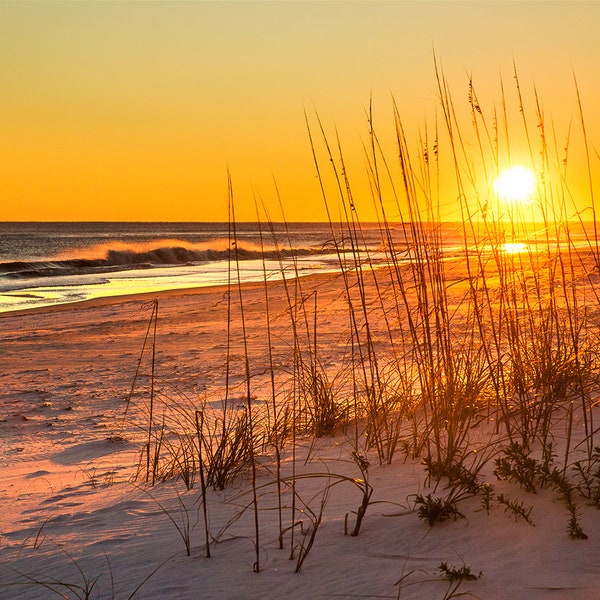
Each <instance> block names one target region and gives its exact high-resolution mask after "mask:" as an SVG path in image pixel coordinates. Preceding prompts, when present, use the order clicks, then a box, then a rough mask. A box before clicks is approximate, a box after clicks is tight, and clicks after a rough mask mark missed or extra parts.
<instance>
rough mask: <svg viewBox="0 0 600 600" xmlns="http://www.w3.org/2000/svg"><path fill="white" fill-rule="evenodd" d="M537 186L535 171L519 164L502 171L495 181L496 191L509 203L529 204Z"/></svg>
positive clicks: (499, 196) (497, 194)
mask: <svg viewBox="0 0 600 600" xmlns="http://www.w3.org/2000/svg"><path fill="white" fill-rule="evenodd" d="M535 186H536V181H535V174H534V172H533V171H532V170H531V169H528V168H527V167H523V166H520V165H519V166H514V167H509V168H508V169H504V170H503V171H500V174H499V175H498V177H496V180H495V181H494V192H495V193H496V196H498V198H500V199H501V200H503V201H504V202H506V203H507V204H527V203H528V202H529V201H530V200H531V198H532V196H533V193H534V192H535Z"/></svg>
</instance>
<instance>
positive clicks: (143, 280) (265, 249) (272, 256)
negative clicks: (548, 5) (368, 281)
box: [0, 222, 599, 313]
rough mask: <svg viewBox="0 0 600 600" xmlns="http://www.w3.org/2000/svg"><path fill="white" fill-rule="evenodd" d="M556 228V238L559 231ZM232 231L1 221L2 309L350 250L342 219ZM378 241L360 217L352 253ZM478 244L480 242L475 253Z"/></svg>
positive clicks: (531, 234) (525, 247) (167, 284)
mask: <svg viewBox="0 0 600 600" xmlns="http://www.w3.org/2000/svg"><path fill="white" fill-rule="evenodd" d="M433 227H434V228H435V234H434V237H435V240H436V243H439V245H440V248H441V250H442V252H444V253H445V255H446V256H457V255H458V256H463V257H464V252H465V240H464V232H463V228H462V226H461V225H460V224H456V223H455V224H452V223H444V224H441V225H440V224H438V225H435V226H433ZM513 229H514V228H511V231H512V233H511V236H512V237H511V238H510V239H509V238H508V237H506V239H505V241H507V242H513V243H506V244H504V246H505V247H506V251H507V252H511V253H513V252H521V251H532V250H534V251H535V249H536V247H537V246H540V247H544V246H545V245H546V244H548V240H549V238H548V237H547V233H546V230H545V229H544V228H541V229H540V228H539V227H538V226H526V227H525V229H524V232H525V233H524V236H523V237H519V238H515V237H514V231H513ZM558 230H559V231H561V233H560V234H559V236H560V237H561V238H562V237H563V236H564V230H563V229H561V228H559V229H558ZM433 231H434V230H433V229H432V232H433ZM389 232H390V234H391V236H392V239H393V241H394V243H393V250H394V252H396V253H397V256H396V258H397V259H398V257H399V255H402V256H400V257H399V258H400V260H410V259H411V247H413V246H414V244H413V242H411V239H410V227H409V226H408V225H402V224H400V223H397V224H394V225H390V227H389ZM232 233H233V232H232V231H231V227H230V225H229V223H155V222H152V223H146V222H144V223H112V222H110V223H109V222H101V223H99V222H98V223H97V222H94V223H91V222H90V223H80V222H65V223H41V222H32V223H15V222H4V223H2V222H0V313H2V312H9V311H15V310H21V309H28V308H36V307H45V306H53V305H57V304H68V303H73V302H80V301H83V300H87V299H91V298H101V297H112V296H122V295H129V294H136V293H147V292H157V291H163V290H177V289H186V288H195V287H206V286H216V285H224V284H227V282H228V280H229V279H230V278H231V277H233V278H234V279H233V280H234V281H237V275H238V270H237V266H236V264H235V258H236V256H237V259H238V264H239V277H240V280H241V281H242V282H251V281H262V280H263V278H264V269H266V271H267V276H268V277H269V278H270V279H276V278H281V277H282V272H285V275H286V277H287V278H292V277H295V276H296V275H298V276H303V275H310V274H312V273H324V272H336V271H339V270H340V268H341V266H340V258H339V254H338V251H337V250H336V243H337V248H338V249H339V248H340V247H345V248H346V249H348V248H349V244H348V226H347V225H340V224H336V225H333V226H330V225H329V224H328V223H287V224H283V223H274V224H272V225H267V224H264V223H263V224H261V225H259V224H258V223H237V224H236V235H235V237H236V240H237V243H236V244H234V243H233V242H232V241H231V240H232V239H233V238H232ZM593 233H594V231H593V228H592V227H591V226H590V227H587V226H586V227H585V228H584V227H582V226H570V230H569V244H571V245H576V246H581V247H584V248H585V247H588V248H589V247H590V244H591V243H592V242H591V241H590V240H591V238H593ZM488 235H489V232H487V231H486V233H485V237H488ZM384 237H385V236H384V235H383V234H382V231H381V227H380V226H379V225H378V224H374V223H362V224H361V226H360V231H359V232H358V234H357V235H356V237H355V239H357V238H358V239H359V240H360V242H359V245H360V255H359V259H360V260H367V259H368V260H369V261H371V262H375V263H377V262H379V263H381V264H384V263H386V262H388V261H389V254H388V251H389V249H388V250H386V248H387V247H388V246H389V244H388V243H387V240H386V239H384ZM550 237H552V236H550ZM334 239H335V243H334ZM499 239H500V238H496V241H495V242H494V243H498V240H499ZM514 242H517V243H514ZM562 244H563V242H561V246H562ZM594 246H595V250H596V252H599V250H598V247H597V245H596V244H594ZM482 247H483V246H482V245H481V243H480V242H478V251H481V249H482ZM234 250H236V251H234ZM346 251H347V254H346V255H344V254H343V253H342V257H344V256H346V257H347V258H348V261H349V264H350V265H351V266H353V265H354V264H355V261H356V260H357V256H356V255H352V254H351V253H350V252H349V251H348V250H346Z"/></svg>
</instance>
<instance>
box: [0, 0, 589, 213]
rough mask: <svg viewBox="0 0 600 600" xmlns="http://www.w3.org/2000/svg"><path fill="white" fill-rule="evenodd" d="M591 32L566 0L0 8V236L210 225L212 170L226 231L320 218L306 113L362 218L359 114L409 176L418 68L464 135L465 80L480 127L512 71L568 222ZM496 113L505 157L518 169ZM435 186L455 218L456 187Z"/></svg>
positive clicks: (428, 121)
mask: <svg viewBox="0 0 600 600" xmlns="http://www.w3.org/2000/svg"><path fill="white" fill-rule="evenodd" d="M598 24H600V2H577V1H573V0H570V1H538V2H517V1H505V2H494V1H485V0H480V1H478V2H455V1H450V0H449V1H442V2H439V1H438V2H436V1H419V2H408V1H407V2H396V1H393V0H388V1H379V0H371V1H366V2H361V1H347V0H336V1H308V0H303V1H277V0H272V1H269V2H255V1H252V0H245V1H229V0H222V1H219V2H202V1H197V2H194V1H188V2H178V1H177V0H171V1H169V2H144V1H135V2H127V1H113V2H108V1H105V2H92V1H81V2H54V1H52V0H44V1H40V2H33V1H27V0H25V1H16V2H13V1H8V0H0V89H1V90H2V92H1V93H0V123H1V134H0V165H1V166H0V220H5V221H34V220H36V221H45V220H50V221H71V220H73V221H79V220H105V221H121V220H122V221H222V220H227V218H228V194H229V192H228V174H229V176H230V177H231V182H232V190H233V192H232V193H233V198H234V201H235V212H236V214H235V216H236V218H237V219H238V220H256V215H257V212H256V206H257V205H258V206H261V207H262V206H263V205H264V207H265V208H266V210H267V211H268V214H269V217H270V218H272V219H273V220H281V218H282V217H285V219H286V220H288V221H298V220H307V221H313V220H323V219H325V218H326V212H325V203H324V201H323V199H322V195H321V192H320V188H319V182H318V179H317V174H316V168H315V163H314V160H313V153H312V147H311V143H310V138H309V135H308V128H307V123H306V119H305V114H306V115H308V122H309V124H310V128H311V129H310V131H311V133H312V135H313V143H314V146H315V147H317V148H321V149H320V150H319V149H318V150H317V152H318V156H319V164H320V166H322V167H323V169H325V168H327V167H328V165H329V160H328V158H327V156H326V155H325V156H324V155H323V151H322V146H323V144H322V143H321V142H320V134H319V127H318V125H317V122H316V115H318V118H319V119H320V120H321V122H322V124H323V127H324V129H325V131H326V132H327V136H328V139H329V140H330V141H332V142H334V145H336V144H337V141H336V136H338V137H339V140H340V146H341V148H342V151H343V154H344V160H345V163H346V168H347V172H348V173H349V176H350V177H351V178H352V185H353V190H354V191H355V195H356V197H357V198H358V199H359V200H360V202H361V204H360V217H361V218H363V219H365V220H372V219H373V218H375V217H376V213H375V212H374V211H375V209H374V207H373V201H372V194H371V192H370V186H369V183H368V166H367V162H366V159H365V151H364V148H365V146H368V145H369V143H370V142H369V125H368V122H367V117H366V115H367V111H368V109H369V105H370V103H372V106H373V114H374V115H375V117H374V119H375V126H376V129H377V133H378V136H380V137H381V140H382V144H389V145H386V146H385V148H386V150H385V153H386V156H387V157H388V158H389V160H390V161H393V160H394V158H395V155H397V150H396V149H395V146H394V139H395V121H394V114H393V110H392V98H393V99H394V101H395V103H396V105H397V108H398V113H399V115H400V118H401V120H402V123H403V126H404V127H405V128H406V137H407V143H408V145H409V146H411V147H414V148H415V149H416V150H415V152H416V153H417V154H415V156H416V158H415V159H414V160H415V163H418V162H419V156H418V147H419V139H421V140H422V139H423V137H424V135H425V134H424V132H425V131H427V132H428V133H427V136H428V139H429V138H432V137H435V134H434V133H432V132H434V131H435V130H436V128H443V123H441V124H440V122H439V120H440V112H441V111H440V102H439V92H438V87H437V82H436V74H435V69H434V54H435V57H436V60H437V62H438V66H441V69H442V70H443V75H444V77H445V79H446V80H447V82H448V86H449V89H450V90H451V91H452V98H453V103H454V104H455V106H456V110H457V112H458V113H460V114H462V113H465V115H466V125H463V126H461V127H465V131H466V130H472V129H473V128H472V127H471V125H470V123H469V117H468V114H469V104H468V81H469V78H470V77H472V80H473V82H474V85H475V86H476V89H477V95H478V99H479V102H480V105H481V107H482V110H483V111H484V112H485V114H486V115H487V119H488V123H492V122H493V115H494V110H496V111H498V110H499V108H498V107H502V106H509V107H512V108H513V109H514V106H515V98H516V91H515V85H514V77H513V64H515V65H516V66H517V69H518V75H519V84H520V87H521V90H522V93H523V98H524V104H526V105H527V111H528V114H530V115H533V116H531V117H528V118H529V119H531V120H530V123H531V131H530V133H531V135H532V137H533V138H535V136H536V135H537V133H536V118H535V98H536V94H537V96H538V100H539V99H540V98H541V103H542V104H543V111H544V120H545V123H546V126H547V127H548V128H549V127H550V125H551V126H552V130H553V136H554V137H555V138H556V140H557V141H556V147H557V148H558V147H560V148H562V147H563V146H565V141H564V140H565V139H566V137H567V136H568V139H569V140H570V141H569V148H570V150H569V154H570V156H569V161H570V162H569V165H571V164H572V165H573V166H572V167H571V166H569V168H570V169H571V170H572V173H573V194H574V195H575V196H577V197H578V198H579V197H580V196H581V197H583V196H586V194H587V196H588V199H584V200H582V201H581V202H583V204H582V205H581V206H580V208H582V207H583V208H585V206H586V203H589V202H588V200H589V195H590V194H589V191H587V190H588V188H586V185H587V184H586V177H585V173H584V171H585V172H586V173H587V171H586V169H584V167H583V165H585V164H586V163H585V152H584V150H583V149H582V148H584V145H583V143H582V141H583V140H584V138H583V133H582V128H581V126H580V119H579V113H578V103H577V94H576V91H575V85H574V74H575V76H576V79H577V83H578V86H579V91H580V97H581V104H582V107H583V113H584V116H585V127H586V134H587V138H588V144H589V147H590V153H591V158H590V160H591V163H592V167H593V166H594V164H597V163H598V155H597V151H596V149H597V148H598V147H599V144H598V143H597V142H596V140H598V135H599V134H600V114H599V110H598V106H600V78H599V77H598V67H597V65H599V64H600V44H598V43H597V27H598ZM502 87H504V92H505V96H504V100H503V96H502V91H501V90H502ZM514 112H515V113H516V116H510V117H509V120H510V122H511V127H513V128H514V131H515V133H514V134H511V135H510V136H509V138H510V139H511V144H512V156H511V158H513V159H514V158H515V155H518V154H519V152H524V154H527V152H525V151H524V150H523V149H522V145H521V146H520V142H519V136H521V137H522V133H523V132H522V131H519V116H518V112H519V111H518V106H517V108H516V109H515V110H514ZM496 114H498V113H496ZM521 129H522V128H521ZM538 129H539V128H538ZM466 137H468V136H466ZM467 143H468V144H470V143H473V142H469V141H468V140H467ZM594 143H595V145H594ZM536 144H537V142H535V143H534V146H535V145H536ZM536 147H537V146H536ZM519 148H521V150H519ZM475 154H476V153H475ZM529 154H531V153H529ZM503 155H506V152H505V151H504V154H503ZM505 158H506V156H505ZM525 158H526V157H525ZM503 160H504V159H503ZM534 160H535V159H534ZM557 160H558V159H557ZM477 162H478V160H477V159H475V158H474V159H473V164H474V165H475V166H476V163H477ZM479 162H484V163H485V160H483V159H482V161H479ZM505 162H506V161H505ZM476 168H479V167H476ZM578 170H579V171H581V173H579V174H578V175H577V176H575V175H576V171H578ZM596 171H598V169H597V168H596ZM486 176H487V175H486ZM446 178H447V179H452V175H451V174H450V173H449V172H448V173H447V172H446V171H444V170H443V169H442V170H441V179H442V180H444V181H445V180H446ZM439 189H440V192H439V197H440V198H441V204H442V205H443V206H444V207H445V210H447V213H448V215H449V217H456V216H457V214H458V213H457V211H458V209H457V207H456V195H457V191H456V186H455V185H454V184H453V185H450V184H448V187H447V189H446V188H444V187H443V185H440V188H439ZM328 193H329V192H328ZM386 193H387V192H386ZM278 198H281V204H282V205H283V207H284V213H283V215H282V213H281V210H280V205H279V200H278ZM357 202H358V201H357ZM385 202H386V203H388V204H389V211H390V213H389V214H390V216H392V217H393V213H394V208H393V207H394V206H395V204H394V202H392V200H391V199H389V198H386V200H385ZM261 211H262V208H261Z"/></svg>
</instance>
